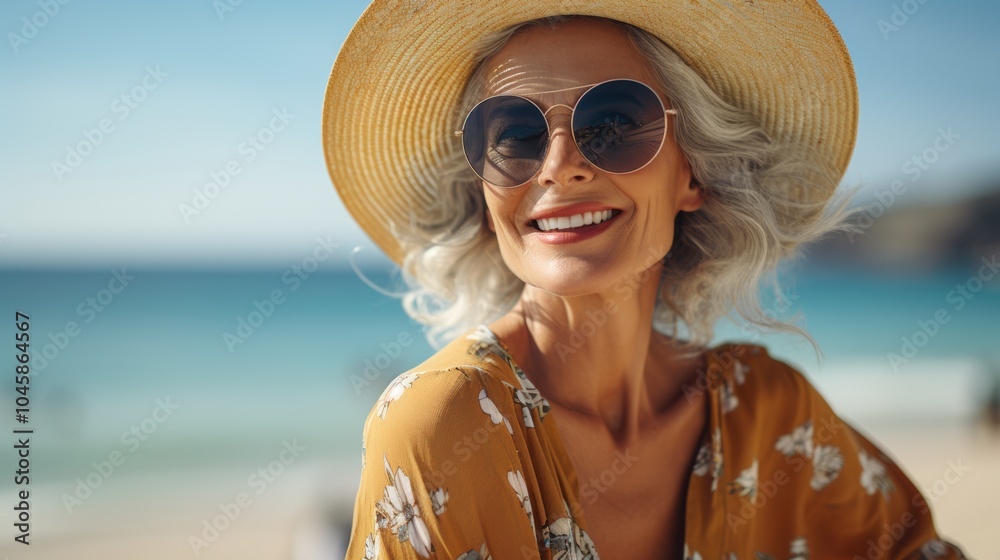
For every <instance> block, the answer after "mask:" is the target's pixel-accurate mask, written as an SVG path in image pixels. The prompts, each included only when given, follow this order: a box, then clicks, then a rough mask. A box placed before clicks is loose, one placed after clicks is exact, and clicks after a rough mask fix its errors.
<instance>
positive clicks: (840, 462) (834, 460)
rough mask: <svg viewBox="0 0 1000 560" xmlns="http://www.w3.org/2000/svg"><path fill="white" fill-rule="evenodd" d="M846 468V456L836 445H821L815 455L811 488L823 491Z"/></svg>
mask: <svg viewBox="0 0 1000 560" xmlns="http://www.w3.org/2000/svg"><path fill="white" fill-rule="evenodd" d="M843 467H844V456H843V455H841V453H840V449H838V448H837V447H836V446H834V445H820V446H819V447H817V448H816V451H815V453H814V454H813V477H812V481H811V482H810V483H809V486H811V487H812V489H813V490H822V489H823V488H826V485H827V484H830V483H831V482H833V480H834V479H835V478H837V475H838V474H840V469H842V468H843Z"/></svg>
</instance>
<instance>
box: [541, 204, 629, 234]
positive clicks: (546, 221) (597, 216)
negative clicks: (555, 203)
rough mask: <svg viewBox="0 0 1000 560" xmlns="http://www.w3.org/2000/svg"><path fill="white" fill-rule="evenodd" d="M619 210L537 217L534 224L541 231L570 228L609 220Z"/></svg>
mask: <svg viewBox="0 0 1000 560" xmlns="http://www.w3.org/2000/svg"><path fill="white" fill-rule="evenodd" d="M616 213H621V211H620V210H610V209H608V210H601V211H598V212H583V213H582V214H573V215H572V216H559V217H553V218H539V219H538V220H535V223H534V226H535V227H536V228H538V229H539V230H541V231H552V230H571V229H576V228H579V227H584V226H589V225H597V224H599V223H601V222H604V221H607V220H610V219H611V218H612V217H613V216H614V215H615V214H616Z"/></svg>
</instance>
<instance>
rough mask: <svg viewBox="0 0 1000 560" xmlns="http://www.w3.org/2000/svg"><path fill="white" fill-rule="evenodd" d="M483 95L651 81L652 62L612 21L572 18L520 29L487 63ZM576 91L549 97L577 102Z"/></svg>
mask: <svg viewBox="0 0 1000 560" xmlns="http://www.w3.org/2000/svg"><path fill="white" fill-rule="evenodd" d="M484 64H485V67H486V75H485V78H486V83H485V94H486V95H487V96H489V95H496V94H500V93H511V94H520V95H525V94H531V93H534V92H548V91H553V90H561V89H564V88H572V87H575V86H582V85H587V84H595V83H598V82H603V81H606V80H611V79H615V78H631V79H634V80H639V81H644V82H647V83H648V82H650V81H651V76H652V72H651V68H650V64H649V62H648V61H647V60H646V59H645V57H643V56H642V55H641V54H639V52H638V51H637V50H636V49H635V47H633V46H632V44H631V43H630V42H629V40H628V38H627V37H626V36H625V34H624V32H623V30H622V29H621V28H619V27H618V26H617V25H614V24H613V23H611V22H604V21H592V20H583V19H572V20H569V21H566V22H562V23H559V24H557V25H556V26H555V28H550V27H548V26H542V27H535V26H529V27H525V28H522V29H521V30H519V31H518V32H517V33H516V34H515V35H513V36H512V37H511V38H510V39H509V40H508V41H507V43H506V44H505V45H504V46H503V48H501V49H500V50H499V51H498V52H497V53H495V54H494V55H493V56H491V57H489V58H488V59H486V61H484ZM582 92H583V90H581V89H575V90H569V91H566V92H561V93H558V94H547V95H548V98H552V99H553V102H555V101H554V99H555V98H557V97H562V98H566V99H575V98H576V97H578V96H579V95H580V94H581V93H582Z"/></svg>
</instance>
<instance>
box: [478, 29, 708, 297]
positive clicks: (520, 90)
mask: <svg viewBox="0 0 1000 560" xmlns="http://www.w3.org/2000/svg"><path fill="white" fill-rule="evenodd" d="M486 64H487V69H488V74H487V85H486V96H489V95H496V94H501V93H511V94H518V95H523V96H525V97H527V98H529V99H531V100H533V101H535V102H536V103H537V104H538V105H539V106H540V107H541V108H542V110H543V111H547V110H548V109H549V107H550V106H552V105H554V104H565V105H569V106H574V105H575V103H576V100H577V99H578V98H579V97H580V95H581V94H582V93H583V92H584V91H586V88H579V89H571V90H568V91H564V92H560V93H548V94H543V95H533V93H534V92H546V91H552V90H560V89H564V88H572V87H574V86H582V85H588V84H595V83H598V82H602V81H605V80H610V79H614V78H631V79H634V80H639V81H641V82H643V83H646V84H649V85H650V86H653V89H658V88H657V87H656V86H655V85H654V84H655V82H654V80H653V78H652V71H651V70H650V68H649V65H648V63H647V62H646V60H645V59H644V58H643V57H642V56H641V55H639V54H638V53H637V52H636V51H635V49H634V48H633V47H632V46H631V44H630V43H629V42H628V40H627V39H626V37H625V35H624V34H623V32H622V31H621V30H620V29H619V28H617V27H615V26H614V25H612V24H609V23H606V22H595V21H588V20H578V19H574V20H569V21H567V22H564V23H562V24H559V25H558V26H557V27H556V28H555V29H549V28H548V27H537V28H536V27H529V28H526V29H522V30H521V31H520V32H519V33H517V34H516V35H514V36H513V37H511V38H510V40H509V41H508V42H507V44H506V45H505V46H504V47H503V48H502V49H501V50H500V51H498V52H497V53H496V54H494V55H493V56H492V57H490V58H489V59H488V60H487V61H486ZM657 93H658V94H659V95H660V98H661V100H662V101H663V103H664V106H665V107H670V105H669V100H667V99H666V98H665V97H664V96H663V95H662V93H661V92H659V91H658V92H657ZM547 118H548V119H549V130H550V138H549V148H548V153H547V154H546V157H545V160H544V161H543V163H542V167H541V169H540V170H539V171H538V173H537V174H536V175H535V177H534V178H532V179H531V181H529V182H528V183H526V184H524V185H521V186H518V187H514V188H499V187H496V186H493V185H490V184H489V183H486V182H483V188H484V195H485V198H486V205H487V207H488V213H487V218H488V223H489V227H490V229H491V230H492V231H494V232H495V233H496V236H497V240H498V242H499V244H500V251H501V254H502V255H503V259H504V262H505V263H506V264H507V266H508V267H509V268H510V269H511V270H512V271H513V272H514V274H516V275H517V276H518V277H519V278H520V279H521V280H523V281H524V282H525V283H527V284H531V285H533V286H537V287H539V288H541V289H543V290H545V291H548V292H551V293H553V294H556V295H560V296H563V297H572V296H580V295H586V294H592V293H598V292H601V291H606V290H607V289H608V288H611V287H613V286H615V285H616V284H618V283H620V282H621V281H622V280H624V279H626V278H629V277H634V276H635V275H637V274H640V273H642V272H644V271H645V270H647V269H649V268H650V267H651V266H654V265H655V264H657V262H658V261H660V260H662V259H663V257H664V255H666V253H667V251H668V250H669V249H670V246H671V243H672V242H673V234H674V219H675V217H676V216H677V213H678V212H679V211H688V212H690V211H694V210H696V209H697V208H698V207H699V206H700V205H701V202H702V196H701V191H700V190H699V189H698V188H697V187H694V186H692V181H691V170H690V166H689V165H688V163H687V160H686V159H685V157H684V155H683V153H681V151H680V149H679V148H678V146H677V144H676V142H674V140H673V134H672V133H671V130H672V127H673V126H674V122H675V121H674V117H671V118H670V121H669V124H668V133H667V135H666V139H665V143H664V145H663V148H662V149H661V150H660V151H659V153H658V154H657V155H656V157H655V158H654V159H653V161H651V162H650V163H649V164H648V165H646V166H645V167H643V168H642V169H640V170H638V171H634V172H631V173H626V174H609V173H605V172H603V171H601V170H599V169H597V168H595V167H594V166H592V165H591V164H590V162H589V161H587V160H586V159H585V158H584V157H583V155H582V154H581V153H580V151H579V149H577V147H576V145H575V143H574V141H573V137H572V133H571V131H570V110H569V109H567V108H566V107H556V108H554V109H553V110H551V111H548V112H547ZM604 210H610V211H611V214H612V217H611V218H610V220H608V221H607V222H606V223H602V224H599V225H596V226H595V225H590V226H583V227H581V228H579V229H571V230H563V231H561V232H560V231H559V230H550V231H547V232H543V231H542V230H541V229H539V228H538V227H537V226H538V224H537V223H536V218H538V217H539V216H550V217H551V216H555V217H567V218H570V217H572V216H573V215H578V214H585V213H586V212H591V215H593V213H594V212H597V211H604ZM571 223H572V222H571Z"/></svg>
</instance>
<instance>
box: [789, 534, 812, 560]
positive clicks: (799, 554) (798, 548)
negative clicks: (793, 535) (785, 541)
mask: <svg viewBox="0 0 1000 560" xmlns="http://www.w3.org/2000/svg"><path fill="white" fill-rule="evenodd" d="M788 549H789V553H790V554H791V557H789V559H788V560H809V547H808V545H807V544H806V538H805V537H799V538H797V539H792V542H791V543H789V545H788Z"/></svg>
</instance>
